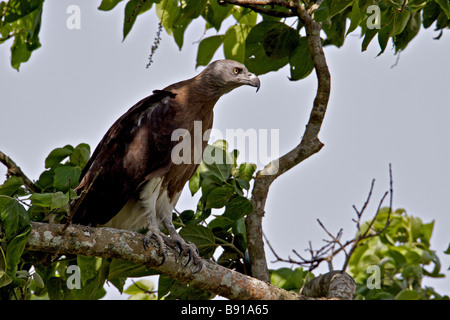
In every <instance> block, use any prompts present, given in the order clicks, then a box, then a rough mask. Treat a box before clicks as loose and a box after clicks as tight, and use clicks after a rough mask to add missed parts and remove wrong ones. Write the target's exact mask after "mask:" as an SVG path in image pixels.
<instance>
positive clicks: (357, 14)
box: [345, 0, 361, 36]
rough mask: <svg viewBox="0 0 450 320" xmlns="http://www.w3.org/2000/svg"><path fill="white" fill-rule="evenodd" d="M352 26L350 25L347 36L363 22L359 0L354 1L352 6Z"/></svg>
mask: <svg viewBox="0 0 450 320" xmlns="http://www.w3.org/2000/svg"><path fill="white" fill-rule="evenodd" d="M349 18H350V27H348V30H347V33H346V34H345V36H347V35H348V34H349V33H351V32H353V31H355V30H356V28H357V27H358V26H359V23H360V22H361V11H360V10H359V0H356V1H355V2H354V3H353V6H352V12H351V13H350V17H349Z"/></svg>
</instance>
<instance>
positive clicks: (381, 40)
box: [378, 25, 392, 55]
mask: <svg viewBox="0 0 450 320" xmlns="http://www.w3.org/2000/svg"><path fill="white" fill-rule="evenodd" d="M391 32H392V26H391V25H387V26H385V27H383V28H381V30H380V31H379V32H378V44H379V45H380V49H381V51H380V52H379V53H378V55H381V54H382V53H383V52H384V50H385V49H386V46H387V43H388V41H389V38H390V35H391Z"/></svg>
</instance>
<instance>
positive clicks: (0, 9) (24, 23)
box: [0, 0, 44, 70]
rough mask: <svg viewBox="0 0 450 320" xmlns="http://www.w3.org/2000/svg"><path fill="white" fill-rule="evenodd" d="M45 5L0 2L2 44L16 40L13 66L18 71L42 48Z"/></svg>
mask: <svg viewBox="0 0 450 320" xmlns="http://www.w3.org/2000/svg"><path fill="white" fill-rule="evenodd" d="M43 3H44V0H27V1H22V0H10V1H8V2H4V1H2V2H0V35H1V37H0V44H2V43H4V42H5V41H7V40H8V39H10V38H14V42H13V44H12V46H11V66H12V67H13V68H14V69H16V70H19V67H20V64H21V63H23V62H27V61H28V59H29V58H30V56H31V53H32V52H33V51H34V50H36V49H38V48H39V47H40V46H41V43H40V42H39V31H40V28H41V17H42V6H43Z"/></svg>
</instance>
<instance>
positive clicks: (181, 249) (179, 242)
mask: <svg viewBox="0 0 450 320" xmlns="http://www.w3.org/2000/svg"><path fill="white" fill-rule="evenodd" d="M175 243H176V244H177V246H178V249H180V252H179V253H178V255H179V256H181V254H182V253H183V245H182V244H181V241H179V240H176V242H175Z"/></svg>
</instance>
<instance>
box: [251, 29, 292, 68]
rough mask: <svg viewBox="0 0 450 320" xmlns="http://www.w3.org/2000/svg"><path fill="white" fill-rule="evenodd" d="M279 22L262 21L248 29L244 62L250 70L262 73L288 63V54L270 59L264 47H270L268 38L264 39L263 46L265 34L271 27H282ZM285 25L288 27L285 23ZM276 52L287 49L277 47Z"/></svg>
mask: <svg viewBox="0 0 450 320" xmlns="http://www.w3.org/2000/svg"><path fill="white" fill-rule="evenodd" d="M280 24H283V23H281V22H276V21H262V22H260V23H258V24H257V25H256V26H254V27H253V28H252V29H251V30H250V33H249V34H248V36H247V39H246V41H245V61H244V62H245V65H246V66H247V68H248V69H249V70H250V71H251V72H254V73H256V74H264V73H267V72H270V71H276V70H278V69H280V68H281V67H283V66H285V65H286V64H287V63H288V61H289V57H288V56H285V57H283V58H281V59H272V58H270V57H269V56H268V55H267V53H266V48H269V47H270V46H269V44H268V43H267V41H268V39H266V48H265V46H264V39H265V38H266V35H267V34H268V33H269V32H270V30H272V29H273V28H275V29H277V30H280V29H282V28H283V27H281V26H280ZM285 27H286V28H289V27H287V26H286V25H285ZM274 43H275V44H276V43H283V42H282V41H275V42H274ZM276 52H287V50H283V49H281V48H278V50H276ZM278 56H279V55H278ZM282 56H283V54H282Z"/></svg>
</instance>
